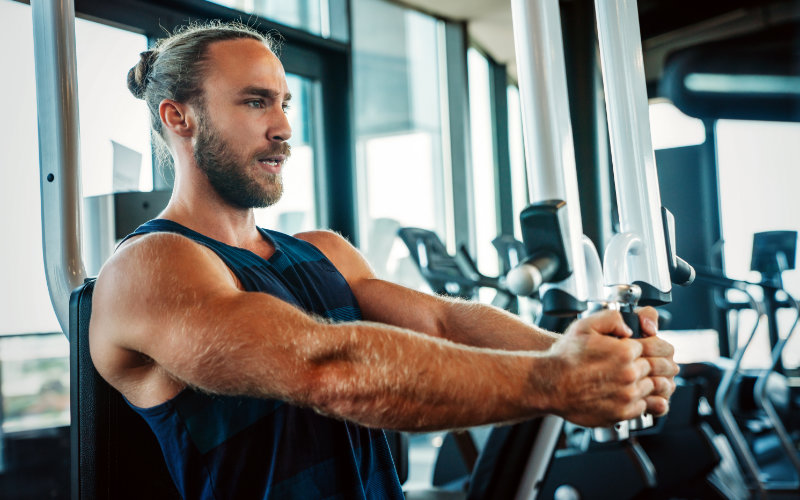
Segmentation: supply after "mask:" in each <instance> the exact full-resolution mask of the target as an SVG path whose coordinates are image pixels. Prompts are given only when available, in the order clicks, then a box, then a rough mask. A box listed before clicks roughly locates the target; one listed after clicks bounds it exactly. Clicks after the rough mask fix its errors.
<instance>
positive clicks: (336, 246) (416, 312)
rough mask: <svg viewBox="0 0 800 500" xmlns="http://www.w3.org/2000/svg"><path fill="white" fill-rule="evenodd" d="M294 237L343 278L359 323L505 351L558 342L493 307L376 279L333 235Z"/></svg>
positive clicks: (540, 348)
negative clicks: (326, 260) (358, 312)
mask: <svg viewBox="0 0 800 500" xmlns="http://www.w3.org/2000/svg"><path fill="white" fill-rule="evenodd" d="M298 237H300V238H302V239H305V240H307V241H309V242H310V243H312V244H314V245H315V246H317V247H318V248H319V249H320V250H322V252H323V253H325V255H326V256H327V257H328V258H329V259H330V260H331V261H332V262H333V264H334V265H335V266H336V268H337V269H339V271H340V272H341V273H342V274H343V275H344V277H345V279H346V280H347V282H348V283H349V284H350V287H351V289H352V290H353V293H354V294H355V296H356V299H357V300H358V304H359V306H360V308H361V312H362V314H363V315H364V318H365V319H368V320H371V321H377V322H380V323H386V324H390V325H396V326H400V327H403V328H408V329H410V330H413V331H416V332H422V333H425V334H427V335H431V336H434V337H439V338H443V339H447V340H451V341H453V342H457V343H459V344H464V345H469V346H473V347H488V348H492V349H502V350H508V351H544V350H547V349H548V348H550V346H551V345H553V343H554V342H555V341H556V340H558V338H559V336H558V335H557V334H555V333H551V332H548V331H545V330H542V329H541V328H537V327H536V326H533V325H529V324H527V323H525V322H523V321H522V320H520V319H519V317H518V316H515V315H513V314H511V313H509V312H507V311H503V310H502V309H499V308H497V307H493V306H489V305H486V304H480V303H477V302H469V301H466V300H461V299H454V298H448V297H441V296H434V295H430V294H426V293H422V292H418V291H416V290H411V289H408V288H405V287H403V286H400V285H396V284H394V283H390V282H388V281H384V280H380V279H377V278H376V277H375V275H374V273H373V272H372V269H371V268H370V266H369V264H368V263H367V262H366V260H365V259H364V257H363V256H361V254H360V253H358V251H357V250H356V249H355V248H353V247H352V246H351V245H350V244H349V243H347V242H346V241H345V240H344V239H342V238H341V237H340V236H338V235H336V234H335V233H331V232H324V231H315V232H312V233H304V234H300V235H298Z"/></svg>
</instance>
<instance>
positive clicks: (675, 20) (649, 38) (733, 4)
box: [394, 0, 800, 80]
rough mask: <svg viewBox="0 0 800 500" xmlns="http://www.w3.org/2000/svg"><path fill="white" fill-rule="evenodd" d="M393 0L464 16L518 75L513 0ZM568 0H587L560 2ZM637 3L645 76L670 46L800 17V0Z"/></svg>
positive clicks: (478, 40)
mask: <svg viewBox="0 0 800 500" xmlns="http://www.w3.org/2000/svg"><path fill="white" fill-rule="evenodd" d="M394 1H395V3H397V4H402V5H406V6H409V7H413V8H415V9H418V10H420V11H422V12H426V13H428V14H432V15H435V16H437V17H441V18H444V19H448V20H452V21H462V22H465V23H466V26H467V31H468V33H469V37H470V38H471V40H472V41H473V42H474V43H475V44H477V45H478V46H480V47H481V48H482V49H483V50H484V51H485V52H486V53H488V54H489V55H490V56H491V57H492V58H493V59H494V60H495V61H497V62H499V63H501V64H506V65H507V66H508V68H509V73H510V74H511V75H512V78H515V77H516V63H515V59H514V57H515V55H514V38H513V32H512V29H511V0H394ZM570 1H572V2H579V1H588V0H562V3H568V2H570ZM601 1H610V0H601ZM638 7H639V23H640V29H641V32H642V40H643V47H644V56H645V71H646V73H647V77H648V80H653V79H658V77H659V76H660V74H661V68H662V66H663V62H664V58H665V57H666V55H667V54H668V53H669V52H671V51H673V50H676V49H680V48H685V47H688V46H691V45H695V44H699V43H704V42H709V41H713V40H720V39H724V38H728V37H732V36H736V35H742V34H749V33H754V32H759V31H765V30H767V29H768V28H769V27H771V26H773V25H775V24H780V23H782V22H785V21H787V20H794V21H796V20H798V19H800V0H724V1H718V0H701V1H696V0H638Z"/></svg>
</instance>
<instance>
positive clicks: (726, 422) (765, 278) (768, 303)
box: [698, 231, 800, 498]
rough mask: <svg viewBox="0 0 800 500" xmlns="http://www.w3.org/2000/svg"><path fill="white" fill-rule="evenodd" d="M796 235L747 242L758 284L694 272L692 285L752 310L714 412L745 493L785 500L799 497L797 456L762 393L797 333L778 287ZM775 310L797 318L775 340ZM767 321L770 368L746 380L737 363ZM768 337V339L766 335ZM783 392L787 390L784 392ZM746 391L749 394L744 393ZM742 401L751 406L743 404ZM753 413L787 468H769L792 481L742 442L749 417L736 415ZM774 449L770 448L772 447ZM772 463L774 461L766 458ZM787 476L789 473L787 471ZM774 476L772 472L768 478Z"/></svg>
mask: <svg viewBox="0 0 800 500" xmlns="http://www.w3.org/2000/svg"><path fill="white" fill-rule="evenodd" d="M796 241H797V233H796V232H794V231H773V232H768V233H757V234H756V235H754V238H753V257H752V260H751V268H752V269H753V270H757V271H761V273H762V280H761V282H759V283H750V282H747V281H744V280H734V279H731V278H728V277H725V276H724V275H721V274H720V273H715V272H711V271H708V270H703V271H701V272H699V273H698V281H699V282H701V283H704V284H706V285H709V286H714V287H718V288H722V289H735V290H738V291H740V292H741V293H743V294H744V295H745V296H746V297H747V300H748V301H747V303H746V304H738V303H730V302H729V303H727V304H723V307H726V308H728V309H731V310H741V309H744V308H749V309H752V310H754V311H755V312H756V315H757V321H756V323H755V325H754V326H753V329H752V330H751V331H750V333H749V335H748V336H747V340H746V341H745V343H744V344H743V345H741V346H740V347H739V348H738V349H737V350H736V352H735V353H734V356H733V360H732V362H731V363H730V364H728V366H723V367H722V369H721V372H722V373H721V380H720V382H719V386H718V388H717V390H716V394H715V395H714V398H713V400H714V410H715V412H716V415H717V417H718V419H719V425H720V426H721V427H722V430H723V431H724V433H725V435H726V436H727V438H728V440H729V441H730V444H731V446H732V448H733V450H734V452H735V453H736V456H737V458H738V460H739V462H740V463H741V465H742V468H743V469H744V472H745V473H746V478H747V483H748V487H749V489H750V490H751V493H752V494H754V495H758V496H760V497H764V498H766V497H777V496H781V495H785V496H791V495H797V494H798V493H800V454H799V453H798V449H797V446H796V445H795V443H794V442H793V440H792V437H791V436H790V434H789V432H788V431H787V429H786V427H785V426H784V424H783V422H782V420H781V417H780V415H779V414H778V411H777V410H776V408H775V406H774V404H773V403H772V401H771V398H770V397H768V395H767V385H768V381H769V380H770V379H771V377H772V376H773V375H775V374H776V373H778V371H777V367H778V366H779V361H780V359H781V355H782V353H783V350H784V348H785V347H786V344H787V342H788V341H789V339H790V338H791V337H792V335H793V334H794V332H795V331H796V330H797V326H798V323H799V322H800V304H798V303H797V301H796V300H795V299H794V298H792V297H791V295H789V294H788V293H787V292H786V291H785V290H783V289H782V279H781V273H782V272H783V271H784V270H787V269H793V268H794V254H795V252H796ZM751 286H756V287H759V288H761V289H762V291H763V296H764V300H763V301H758V300H756V299H755V297H754V296H753V295H752V294H751V293H750V292H749V291H748V287H751ZM780 292H782V293H784V294H785V295H786V299H785V300H778V298H777V297H778V293H780ZM781 307H791V308H793V309H795V310H796V311H797V314H798V316H797V318H796V319H795V321H794V323H793V324H792V326H791V329H790V330H789V332H788V333H787V335H786V336H785V337H783V338H780V336H779V335H778V330H777V325H776V324H775V322H776V318H777V309H778V308H781ZM765 319H766V320H767V321H768V325H769V331H770V333H771V334H772V333H774V335H775V337H776V338H777V341H776V342H775V343H774V344H773V348H772V352H771V363H770V366H769V367H768V368H767V369H765V370H761V373H760V374H759V375H758V376H757V377H756V378H755V380H754V381H753V377H749V382H750V383H748V377H747V376H746V374H744V373H743V371H742V369H741V364H742V359H743V358H744V355H745V354H746V352H747V351H748V350H749V349H750V347H751V345H752V341H753V338H754V337H755V335H756V333H757V331H758V329H759V325H760V324H761V322H762V321H763V320H765ZM771 336H772V335H771ZM787 392H788V388H787ZM748 393H749V394H748ZM748 401H752V404H750V405H748V403H747V402H748ZM748 406H751V413H752V411H753V410H760V411H762V412H763V413H764V414H765V416H766V426H767V428H768V429H769V430H771V431H773V432H774V433H775V435H776V436H777V440H778V444H779V445H780V448H782V450H783V456H780V454H779V456H778V459H779V460H780V459H781V458H785V459H788V460H787V461H788V464H787V467H781V466H780V465H777V466H775V467H774V468H775V469H778V470H780V469H782V470H783V472H786V471H787V469H788V470H789V471H791V470H793V471H794V480H791V479H789V480H787V479H786V478H785V477H783V478H780V479H775V478H774V477H771V475H770V474H769V473H767V472H766V471H765V465H767V464H765V463H764V462H765V460H763V459H762V460H759V453H757V452H756V448H761V449H762V450H761V453H760V455H765V454H767V452H768V451H767V450H766V449H765V447H764V446H763V442H764V439H758V438H757V437H753V438H750V439H748V437H747V436H746V435H745V432H744V431H743V426H748V425H747V424H748V423H750V424H751V425H749V426H748V427H754V426H753V425H752V423H753V422H754V420H753V419H752V418H749V419H748V418H747V416H746V415H738V418H737V415H736V410H737V409H738V410H739V413H740V414H742V413H745V412H746V410H747V407H748ZM773 448H774V447H773ZM772 462H773V465H774V462H775V460H774V459H773V460H772ZM789 474H790V475H791V472H789ZM772 476H774V474H772Z"/></svg>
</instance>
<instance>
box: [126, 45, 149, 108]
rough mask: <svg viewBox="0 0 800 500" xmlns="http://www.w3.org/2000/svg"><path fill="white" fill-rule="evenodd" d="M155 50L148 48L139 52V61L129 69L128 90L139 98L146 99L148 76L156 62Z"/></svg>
mask: <svg viewBox="0 0 800 500" xmlns="http://www.w3.org/2000/svg"><path fill="white" fill-rule="evenodd" d="M155 55H156V53H155V51H154V50H146V51H144V52H142V53H141V54H139V62H138V63H136V66H134V67H132V68H131V69H130V71H128V90H130V91H131V94H133V95H134V96H135V97H136V98H137V99H144V94H145V91H146V90H147V78H148V77H149V76H150V68H151V66H152V65H153V62H155Z"/></svg>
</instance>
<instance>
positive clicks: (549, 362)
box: [524, 349, 563, 415]
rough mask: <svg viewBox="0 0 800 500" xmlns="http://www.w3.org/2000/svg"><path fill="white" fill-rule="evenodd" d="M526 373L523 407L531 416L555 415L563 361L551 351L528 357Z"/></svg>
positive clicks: (557, 406)
mask: <svg viewBox="0 0 800 500" xmlns="http://www.w3.org/2000/svg"><path fill="white" fill-rule="evenodd" d="M529 361H530V362H529V364H528V370H527V373H526V379H525V380H526V384H525V385H526V389H525V392H524V401H525V406H526V408H528V409H529V410H530V412H531V414H532V415H544V414H557V413H558V408H559V404H558V396H559V380H560V376H559V373H561V366H562V365H563V361H562V359H561V356H560V355H559V354H558V353H556V352H554V351H553V349H548V350H547V351H544V352H541V353H536V354H535V355H533V356H531V357H530V360H529Z"/></svg>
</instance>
